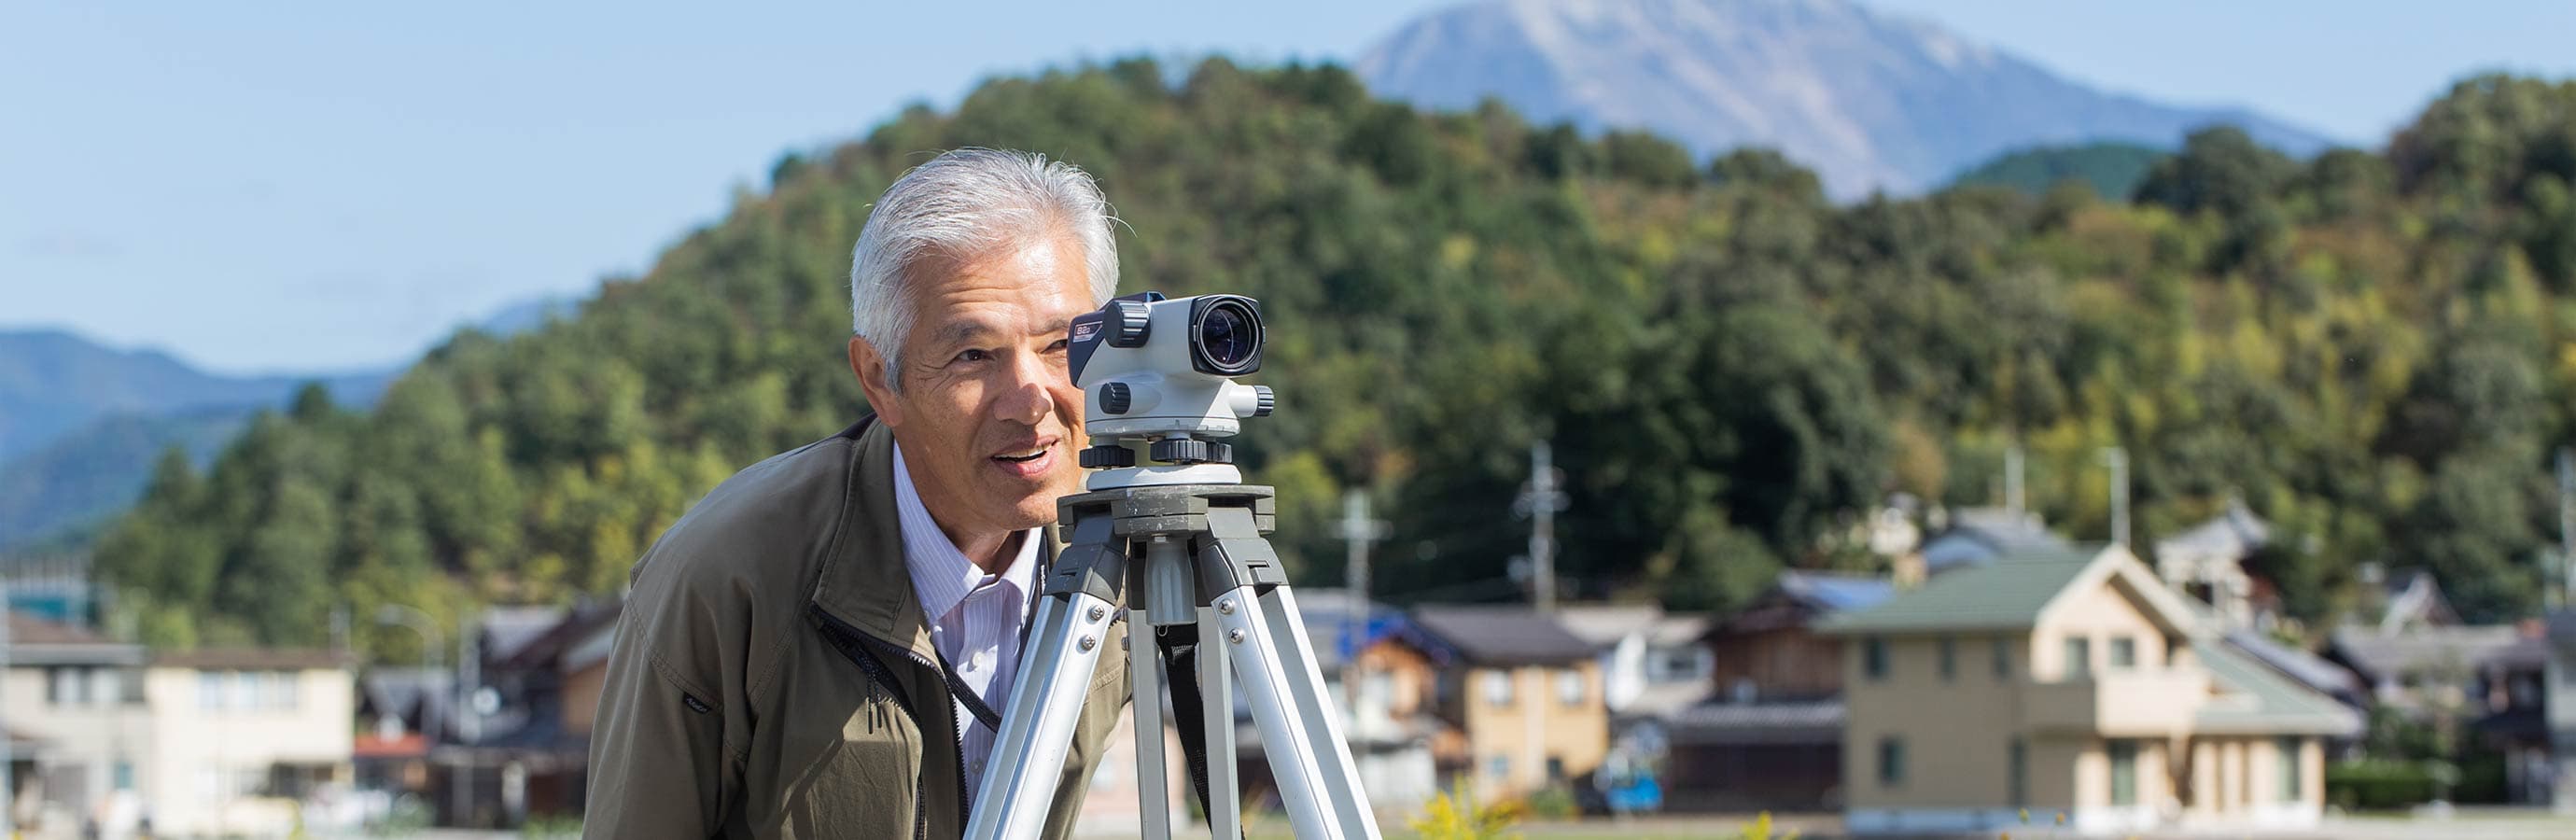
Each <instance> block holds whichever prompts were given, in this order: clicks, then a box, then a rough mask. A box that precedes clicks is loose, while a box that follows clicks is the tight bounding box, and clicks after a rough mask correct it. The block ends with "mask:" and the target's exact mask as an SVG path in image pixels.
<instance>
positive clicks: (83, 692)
mask: <svg viewBox="0 0 2576 840" xmlns="http://www.w3.org/2000/svg"><path fill="white" fill-rule="evenodd" d="M89 672H90V669H88V668H47V669H45V702H48V703H51V704H53V705H56V706H82V705H87V704H88V703H89V698H90V691H89V690H90V676H89Z"/></svg>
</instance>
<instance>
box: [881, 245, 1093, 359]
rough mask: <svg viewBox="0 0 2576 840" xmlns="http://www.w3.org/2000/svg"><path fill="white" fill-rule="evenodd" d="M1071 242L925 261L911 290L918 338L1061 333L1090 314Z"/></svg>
mask: <svg viewBox="0 0 2576 840" xmlns="http://www.w3.org/2000/svg"><path fill="white" fill-rule="evenodd" d="M1082 256H1083V255H1082V246H1081V244H1080V243H1078V242H1076V241H1074V240H1073V238H1072V237H1070V236H1057V237H1047V238H1041V239H1037V240H1035V241H1028V242H1015V243H1007V244H1004V245H1002V246H1000V247H997V248H992V249H988V250H986V251H985V252H983V253H981V254H978V255H975V256H971V257H967V258H964V259H955V258H947V259H939V260H930V261H925V262H924V264H923V265H921V266H920V268H921V269H922V270H921V272H920V273H919V274H918V275H916V278H915V281H914V282H913V283H912V284H911V285H912V289H911V294H912V299H913V301H912V302H913V306H914V315H915V317H916V318H917V319H918V320H917V321H916V323H915V327H916V330H917V332H916V335H921V332H927V335H921V337H922V338H925V339H928V340H929V341H931V342H933V343H947V342H950V341H954V340H957V339H961V338H966V337H970V336H971V335H975V334H987V333H1000V334H1025V335H1035V334H1039V333H1047V332H1062V331H1063V330H1064V329H1065V328H1066V326H1067V325H1068V324H1069V323H1070V322H1071V321H1072V320H1073V318H1074V316H1077V315H1080V314H1082V313H1085V312H1089V311H1091V310H1092V309H1094V308H1096V307H1095V305H1094V304H1093V302H1092V300H1091V283H1090V278H1089V276H1088V274H1087V272H1086V266H1085V265H1084V262H1083V258H1082Z"/></svg>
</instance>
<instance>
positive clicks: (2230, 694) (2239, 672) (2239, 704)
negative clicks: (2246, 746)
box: [2191, 639, 2361, 735]
mask: <svg viewBox="0 0 2576 840" xmlns="http://www.w3.org/2000/svg"><path fill="white" fill-rule="evenodd" d="M2191 650H2192V653H2193V654H2195V655H2197V656H2198V657H2199V658H2200V664H2201V667H2203V668H2206V669H2208V671H2209V676H2210V680H2211V682H2212V684H2213V685H2214V686H2217V687H2220V688H2223V689H2224V690H2223V691H2222V692H2221V693H2220V694H2219V695H2218V696H2216V697H2213V698H2210V701H2209V702H2207V703H2203V704H2201V707H2200V713H2199V715H2197V716H2196V719H2195V721H2194V722H2195V723H2196V724H2197V727H2198V729H2199V730H2200V731H2202V732H2207V733H2215V734H2247V735H2274V734H2282V735H2351V734H2353V733H2356V732H2359V731H2361V713H2359V712H2356V711H2353V710H2352V709H2351V708H2350V707H2347V706H2345V705H2343V704H2342V703H2338V702H2335V700H2334V698H2332V697H2328V696H2326V695H2325V694H2323V693H2320V692H2317V691H2314V690H2311V689H2309V688H2307V687H2305V686H2302V685H2300V684H2298V683H2297V682H2295V681H2292V680H2291V679H2290V678H2289V677H2287V676H2283V675H2282V674H2280V673H2279V672H2276V671H2273V670H2272V669H2271V668H2269V667H2266V666H2265V665H2263V663H2261V662H2258V661H2255V659H2254V658H2253V657H2251V656H2247V655H2246V654H2245V653H2243V652H2242V651H2239V650H2237V649H2235V648H2233V647H2230V646H2229V645H2227V644H2225V643H2222V642H2217V641H2212V640H2205V639H2204V640H2199V641H2194V642H2192V644H2191Z"/></svg>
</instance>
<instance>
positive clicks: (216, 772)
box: [143, 667, 357, 835]
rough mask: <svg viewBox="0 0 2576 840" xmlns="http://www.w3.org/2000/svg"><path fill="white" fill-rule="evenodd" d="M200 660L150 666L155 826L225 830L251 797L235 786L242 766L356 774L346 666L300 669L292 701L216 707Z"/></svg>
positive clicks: (250, 770)
mask: <svg viewBox="0 0 2576 840" xmlns="http://www.w3.org/2000/svg"><path fill="white" fill-rule="evenodd" d="M201 673H222V674H227V675H229V674H231V673H233V672H229V671H206V672H201V671H199V670H198V669H195V668H178V667H154V668H150V669H148V670H147V671H145V672H144V679H143V691H144V697H145V700H146V702H147V703H148V704H150V706H151V709H152V718H153V731H154V734H155V735H156V738H155V740H154V750H153V760H152V762H151V768H152V769H151V771H150V772H151V775H152V782H151V785H152V789H153V791H154V796H153V802H152V821H153V827H154V828H155V829H157V830H159V831H160V832H162V833H164V834H171V835H184V834H188V833H200V834H219V833H223V832H225V831H226V830H228V829H240V828H244V827H243V826H227V825H225V819H226V817H227V810H228V809H232V810H233V811H235V812H236V813H238V812H239V811H241V810H242V809H241V807H239V806H240V803H238V802H237V801H236V800H240V799H243V797H237V796H234V795H232V793H231V791H230V790H228V789H227V788H228V786H229V785H231V784H232V781H228V779H236V778H238V775H237V774H256V773H266V772H267V771H268V770H269V768H271V767H273V766H275V765H278V764H293V765H299V766H314V767H323V768H328V771H329V773H330V774H331V776H332V777H333V778H335V779H338V780H342V781H346V780H347V779H348V777H349V772H350V771H349V753H350V747H351V742H352V740H353V739H354V733H353V731H352V728H353V727H354V726H355V725H356V724H355V720H356V715H357V708H356V703H357V700H356V696H357V695H356V687H355V682H354V680H353V679H352V678H351V676H350V674H349V672H348V671H346V670H341V669H337V668H308V669H303V670H295V671H286V672H284V673H287V674H291V675H292V676H293V683H292V685H293V687H292V691H293V697H294V701H293V705H292V707H291V708H280V707H269V708H248V709H242V708H233V707H231V706H230V705H229V704H227V705H225V706H224V707H222V708H209V707H208V705H207V703H206V702H205V699H204V697H203V695H202V693H201V692H200V690H199V689H200V685H201V682H200V676H199V675H200V674H201Z"/></svg>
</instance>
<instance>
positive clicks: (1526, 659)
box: [1412, 605, 1600, 665]
mask: <svg viewBox="0 0 2576 840" xmlns="http://www.w3.org/2000/svg"><path fill="white" fill-rule="evenodd" d="M1412 624H1413V627H1414V628H1415V629H1418V630H1419V631H1420V632H1419V633H1418V634H1415V635H1419V636H1428V637H1429V640H1430V641H1431V642H1433V643H1434V645H1433V646H1435V647H1442V648H1445V649H1446V651H1447V652H1450V653H1454V654H1456V655H1457V657H1458V658H1462V659H1464V660H1466V661H1467V662H1469V663H1472V664H1477V665H1538V664H1547V663H1558V662H1569V661H1574V660H1581V659H1590V658H1591V657H1592V655H1593V654H1594V653H1595V652H1598V651H1599V650H1600V646H1598V645H1595V644H1593V643H1591V642H1587V641H1584V640H1583V639H1582V637H1579V636H1576V635H1574V634H1573V633H1571V632H1567V630H1566V629H1565V627H1564V626H1563V625H1560V624H1557V623H1556V620H1555V619H1553V618H1550V617H1548V616H1547V615H1546V614H1545V613H1541V612H1539V611H1537V610H1534V609H1531V608H1529V607H1527V606H1518V605H1514V606H1423V607H1415V608H1414V610H1413V615H1412Z"/></svg>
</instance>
